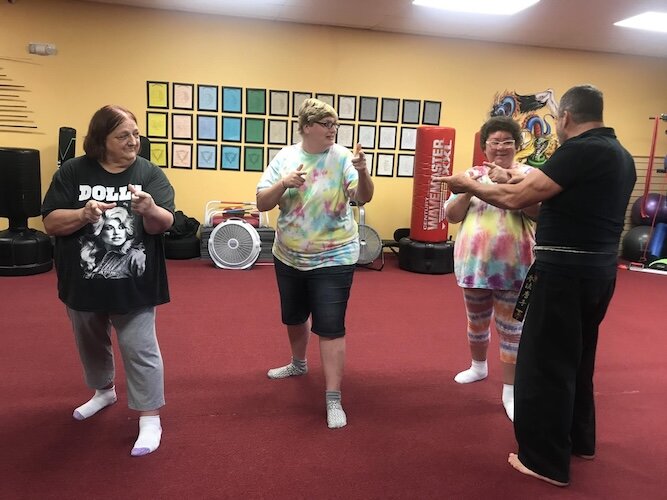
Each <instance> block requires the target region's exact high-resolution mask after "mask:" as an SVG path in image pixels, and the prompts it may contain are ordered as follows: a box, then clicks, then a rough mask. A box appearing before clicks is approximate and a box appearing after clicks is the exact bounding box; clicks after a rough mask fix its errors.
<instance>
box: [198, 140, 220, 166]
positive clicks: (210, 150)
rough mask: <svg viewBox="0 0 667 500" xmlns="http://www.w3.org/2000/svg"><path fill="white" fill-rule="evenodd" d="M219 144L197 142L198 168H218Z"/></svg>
mask: <svg viewBox="0 0 667 500" xmlns="http://www.w3.org/2000/svg"><path fill="white" fill-rule="evenodd" d="M217 153H218V146H216V145H215V144H197V168H198V169H202V170H216V169H217V168H218V154H217Z"/></svg>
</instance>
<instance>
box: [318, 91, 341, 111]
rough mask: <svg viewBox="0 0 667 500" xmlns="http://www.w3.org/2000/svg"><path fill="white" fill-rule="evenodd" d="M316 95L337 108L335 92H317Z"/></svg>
mask: <svg viewBox="0 0 667 500" xmlns="http://www.w3.org/2000/svg"><path fill="white" fill-rule="evenodd" d="M315 97H316V98H317V99H319V100H320V101H322V102H326V103H327V104H328V105H329V106H331V107H332V108H334V109H336V96H335V95H334V94H315Z"/></svg>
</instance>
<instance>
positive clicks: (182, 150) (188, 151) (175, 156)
mask: <svg viewBox="0 0 667 500" xmlns="http://www.w3.org/2000/svg"><path fill="white" fill-rule="evenodd" d="M171 166H172V167H174V168H188V169H191V168H192V144H185V143H180V142H172V143H171Z"/></svg>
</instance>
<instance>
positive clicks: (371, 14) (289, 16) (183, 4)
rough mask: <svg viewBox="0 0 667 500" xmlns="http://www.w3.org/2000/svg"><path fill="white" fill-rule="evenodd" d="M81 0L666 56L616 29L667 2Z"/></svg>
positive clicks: (655, 40)
mask: <svg viewBox="0 0 667 500" xmlns="http://www.w3.org/2000/svg"><path fill="white" fill-rule="evenodd" d="M84 1H89V2H98V3H107V4H118V5H131V6H137V7H147V8H155V9H167V10H176V11H185V12H198V13H206V14H217V15H225V16H238V17H250V18H257V19H267V20H271V21H289V22H297V23H306V24H319V25H330V26H344V27H349V28H358V29H367V30H374V31H390V32H399V33H411V34H418V35H429V36H438V37H446V38H463V39H472V40H486V41H492V42H501V43H511V44H519V45H530V46H537V47H555V48H565V49H581V50H590V51H596V52H612V53H619V54H630V55H641V56H653V57H660V58H667V33H655V32H649V31H641V30H634V29H629V28H621V27H618V26H614V23H615V22H616V21H620V20H622V19H625V18H627V17H630V16H634V15H637V14H641V13H643V12H646V11H658V12H667V0H541V1H540V2H539V3H538V4H536V5H534V6H532V7H529V8H528V9H526V10H524V11H522V12H519V13H518V14H516V15H514V16H509V17H505V16H480V15H473V14H459V13H451V12H445V11H438V10H433V9H427V8H425V7H417V6H414V5H412V2H411V0H84ZM498 1H499V2H502V1H503V0H498Z"/></svg>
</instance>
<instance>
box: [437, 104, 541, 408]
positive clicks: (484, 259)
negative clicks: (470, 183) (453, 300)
mask: <svg viewBox="0 0 667 500" xmlns="http://www.w3.org/2000/svg"><path fill="white" fill-rule="evenodd" d="M480 143H481V147H482V149H483V150H484V154H485V155H486V158H487V160H488V161H487V162H485V163H484V165H480V166H475V167H473V168H471V169H469V170H468V172H467V173H468V175H470V176H471V177H473V178H475V179H477V180H478V181H479V182H484V183H494V182H495V183H503V182H516V181H518V180H519V179H520V178H522V177H524V176H525V175H528V174H529V172H530V170H531V167H528V166H526V165H522V164H518V163H515V162H514V156H515V155H516V152H517V147H518V146H519V145H520V144H521V128H520V126H519V124H518V123H517V122H515V121H514V120H513V119H512V118H510V117H493V118H491V119H489V120H488V121H487V122H486V123H485V124H484V125H483V126H482V129H481V130H480ZM538 211H539V206H538V205H535V206H532V207H529V208H526V209H524V210H504V209H501V208H497V207H494V206H493V205H489V204H487V203H486V202H484V201H482V200H480V199H479V198H476V197H474V196H472V195H470V194H468V193H463V194H459V195H452V196H450V197H449V199H448V200H447V202H446V203H445V214H446V217H447V220H448V221H449V222H451V223H457V222H460V223H461V226H460V227H459V232H458V235H457V237H456V242H455V245H454V272H455V273H456V279H457V282H458V284H459V286H460V287H461V288H462V289H463V299H464V303H465V308H466V314H467V318H468V327H467V330H468V332H467V333H468V343H469V346H470V354H471V356H472V364H471V366H470V368H469V369H467V370H464V371H462V372H460V373H459V374H457V375H456V377H454V380H455V381H456V382H458V383H460V384H467V383H470V382H476V381H478V380H482V379H484V378H486V376H487V375H488V365H487V361H486V359H487V358H486V355H487V350H488V347H489V339H490V333H491V330H490V327H491V317H492V316H493V318H494V323H495V325H496V331H497V332H498V335H499V337H500V361H501V365H502V367H503V393H502V401H503V406H504V407H505V411H506V413H507V416H508V417H509V418H510V420H514V369H515V365H516V354H517V350H518V347H519V339H520V337H521V328H522V323H521V322H519V321H517V320H515V319H514V318H513V317H512V313H513V310H514V306H515V304H516V301H517V298H518V295H519V290H520V289H521V284H522V282H523V279H524V278H525V276H526V273H527V271H528V268H529V267H530V264H531V263H532V260H533V254H532V249H533V245H534V244H535V223H534V222H533V220H534V219H535V218H536V217H537V213H538Z"/></svg>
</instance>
